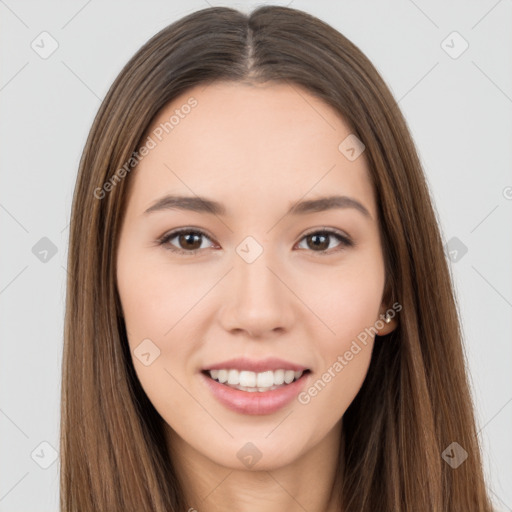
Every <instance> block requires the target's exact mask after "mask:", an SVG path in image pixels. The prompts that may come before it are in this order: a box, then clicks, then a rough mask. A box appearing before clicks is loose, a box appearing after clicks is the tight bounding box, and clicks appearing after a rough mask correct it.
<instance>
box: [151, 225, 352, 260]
mask: <svg viewBox="0 0 512 512" xmlns="http://www.w3.org/2000/svg"><path fill="white" fill-rule="evenodd" d="M183 233H187V234H194V235H200V236H203V237H205V238H208V239H209V240H211V238H210V237H209V236H208V235H207V234H206V233H205V232H204V231H201V230H200V229H191V228H183V229H177V230H176V231H171V232H170V233H166V234H165V235H163V236H162V237H160V238H159V239H158V240H157V242H158V245H161V246H165V247H164V248H165V249H166V250H168V251H172V252H174V253H177V254H183V255H185V256H197V255H198V254H199V251H200V250H201V249H194V250H191V251H186V250H185V249H180V248H179V247H176V246H173V245H170V244H169V243H168V242H169V241H170V240H172V239H173V238H176V237H177V236H179V235H181V234H183ZM319 234H322V235H327V236H333V237H335V238H337V239H338V240H339V241H340V242H341V243H340V246H338V249H336V250H334V251H332V252H339V251H341V250H343V249H344V248H349V247H354V246H355V243H354V242H353V241H352V240H351V239H350V238H349V237H347V236H346V235H343V234H341V233H339V232H338V231H335V230H332V229H321V230H316V231H310V232H309V233H306V234H305V235H304V236H303V237H302V238H301V239H300V240H299V243H300V242H301V241H302V240H303V239H304V238H306V237H308V236H311V235H319ZM301 250H304V249H301ZM306 250H307V249H306ZM327 251H328V250H322V251H311V252H313V253H316V254H315V256H329V255H330V254H332V252H327Z"/></svg>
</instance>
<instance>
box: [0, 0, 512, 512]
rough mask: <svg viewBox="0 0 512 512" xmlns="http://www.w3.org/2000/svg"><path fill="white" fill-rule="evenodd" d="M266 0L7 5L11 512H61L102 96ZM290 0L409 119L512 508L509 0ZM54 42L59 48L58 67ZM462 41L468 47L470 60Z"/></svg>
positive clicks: (482, 411) (2, 420) (489, 459)
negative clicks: (183, 29) (70, 331)
mask: <svg viewBox="0 0 512 512" xmlns="http://www.w3.org/2000/svg"><path fill="white" fill-rule="evenodd" d="M260 3H264V2H258V3H255V2H254V3H252V2H251V3H249V2H247V4H242V3H240V2H238V3H234V2H224V3H217V2H214V1H209V2H206V1H191V2H187V3H185V2H184V1H177V0H174V1H169V0H167V1H147V2H142V1H138V2H134V1H124V2H114V1H112V0H111V1H99V0H90V1H67V2H64V1H60V2H50V1H24V2H22V1H15V0H5V1H4V0H0V24H1V27H0V38H1V44H0V51H1V57H0V59H1V62H0V112H1V118H0V119H1V123H0V130H1V133H0V144H1V150H0V158H1V167H0V169H1V180H2V181H1V183H2V186H1V187H0V225H1V234H2V245H1V247H2V251H0V257H1V266H0V307H1V312H2V321H1V323H0V333H1V354H0V447H1V452H0V454H1V455H0V461H1V466H0V511H1V512H5V511H14V510H25V511H29V510H30V511H57V510H58V495H59V485H58V484H59V480H58V478H59V468H58V460H57V459H55V457H56V456H57V453H56V452H53V450H58V448H59V445H58V436H59V400H60V371H61V356H62V330H63V315H64V293H65V279H66V255H67V240H68V232H67V228H68V222H69V220H68V218H69V213H70V206H71V198H72V192H73V187H74V181H75V178H76V172H77V167H78V162H79V158H80V154H81V151H82V148H83V145H84V143H85V138H86V135H87V133H88V131H89V128H90V126H91V123H92V120H93V117H94V115H95V113H96V111H97V109H98V107H99V105H100V101H101V99H102V98H103V97H104V95H105V93H106V92H107V89H108V87H109V86H110V84H111V83H112V81H113V80H114V78H115V76H116V75H117V74H118V72H119V71H120V70H121V67H122V66H123V65H124V64H125V62H126V61H127V60H128V59H129V58H130V57H131V56H132V55H133V53H134V52H135V51H136V50H137V49H138V48H139V47H140V46H141V45H142V44H143V43H144V42H145V41H146V40H147V39H148V38H149V37H151V36H152V35H153V34H155V33H156V32H157V31H159V30H160V29H161V28H163V27H164V26H166V25H167V24H169V23H171V22H173V21H174V20H176V19H178V18H180V17H181V16H183V15H185V14H188V13H190V12H192V11H195V10H197V9H200V8H204V7H207V6H208V5H226V6H234V7H237V8H241V9H242V10H246V11H247V10H250V8H251V7H252V6H255V5H257V4H260ZM274 3H280V2H274ZM280 4H281V5H286V4H285V3H284V2H282V3H280ZM289 5H290V6H291V7H295V8H298V9H303V10H305V11H308V12H310V13H312V14H314V15H316V16H318V17H320V18H321V19H323V20H325V21H327V22H328V23H330V24H331V25H333V26H334V27H335V28H336V29H338V30H339V31H341V32H342V33H343V34H345V35H346V36H347V37H348V38H349V39H351V40H352V41H353V42H354V43H355V44H356V45H358V46H359V47H360V48H361V49H362V50H363V51H364V52H365V53H366V54H367V55H368V57H369V58H370V59H371V61H372V62H373V63H374V64H375V66H376V67H377V69H378V70H379V71H380V73H381V74H382V75H383V77H384V79H385V80H386V82H387V83H388V84H389V86H390V88H391V90H392V91H393V93H394V95H395V97H396V98H397V99H398V100H399V105H400V107H401V109H402V111H403V113H404V114H405V116H406V119H407V121H408V123H409V126H410V129H411V131H412V134H413V137H414V139H415V141H416V144H417V146H418V150H419V153H420V156H421V159H422V162H423V164H424V167H425V172H426V174H427V179H428V182H429V184H430V187H431V190H432V192H433V195H434V199H435V206H436V209H437V211H438V214H439V217H440V221H441V227H442V231H443V237H444V240H445V242H446V243H448V247H447V257H448V258H449V259H450V260H451V261H450V266H451V269H452V273H453V276H454V279H455V282H456V291H457V294H458V298H459V304H460V310H461V315H462V320H463V328H464V336H465V344H466V353H467V358H468V364H469V368H470V373H471V382H472V389H473V393H474V399H475V403H476V407H477V420H478V428H479V437H480V439H481V441H482V444H483V448H484V463H485V471H486V474H487V475H488V478H489V482H490V486H491V489H492V496H493V499H494V500H495V501H496V507H497V510H502V511H510V510H512V486H511V485H510V484H511V483H512V463H511V460H512V437H511V435H510V432H512V429H511V426H512V403H511V402H512V383H511V380H510V366H511V360H512V359H511V356H512V344H511V343H510V337H511V336H510V333H511V327H512V326H511V319H512V315H511V312H512V286H511V284H512V279H511V274H512V271H511V266H510V262H511V261H512V257H511V256H512V238H511V236H510V235H511V229H510V227H511V222H510V221H511V212H512V176H511V173H510V168H511V161H512V149H511V148H512V137H511V136H512V116H511V115H510V114H511V111H512V70H511V66H510V63H511V62H512V58H511V57H512V55H511V53H512V41H511V39H512V31H511V30H510V26H511V14H512V5H511V1H510V0H508V1H507V0H501V1H495V0H492V1H480V2H471V3H466V2H450V4H449V5H448V4H447V3H445V2H441V1H440V0H437V1H434V2H427V1H421V2H420V1H419V0H418V1H415V2H413V1H407V0H402V1H393V2H391V1H387V2H384V3H379V2H368V1H367V2H364V5H363V2H356V1H346V0H343V1H341V2H334V1H330V2H327V1H325V0H324V1H315V2H305V1H300V0H294V1H292V2H291V3H289ZM43 31H47V32H48V33H49V34H51V37H52V38H53V39H54V40H55V41H56V42H57V43H58V48H57V49H56V51H55V52H54V53H53V54H51V55H50V56H48V57H47V58H42V57H41V56H40V53H41V52H42V51H48V50H49V49H51V40H50V38H48V36H40V34H41V32H43ZM453 31H457V32H458V33H459V34H460V35H461V36H462V38H463V39H464V40H465V41H467V43H468V44H469V47H468V49H467V50H466V51H465V52H464V53H462V54H461V55H459V56H457V58H453V57H454V56H455V54H457V53H459V51H460V50H461V49H463V46H462V44H463V40H462V39H457V37H458V36H450V37H449V38H448V39H446V38H447V36H449V35H450V34H451V33H452V32H453ZM44 37H46V39H44V40H43V41H41V39H42V38H44ZM454 37H455V38H454ZM444 40H446V42H445V43H443V41H444ZM33 41H34V43H33ZM31 44H33V45H34V46H35V47H36V48H37V50H38V51H37V52H36V51H35V49H33V48H32V47H31ZM37 45H38V46H37ZM38 52H39V53H38ZM449 53H451V54H452V55H451V56H450V55H449ZM44 237H46V238H47V239H49V241H50V242H49V241H48V240H42V241H41V239H43V238H44ZM34 247H35V249H34ZM52 249H53V251H56V253H55V254H52ZM45 250H47V251H48V252H47V253H45V252H44V251H45ZM466 250H467V252H465V251H466ZM449 251H451V256H450V255H449ZM454 251H456V252H454ZM439 342H440V343H442V340H439ZM41 443H44V444H41ZM52 447H53V448H52ZM45 466H47V467H46V469H45ZM454 471H456V469H454Z"/></svg>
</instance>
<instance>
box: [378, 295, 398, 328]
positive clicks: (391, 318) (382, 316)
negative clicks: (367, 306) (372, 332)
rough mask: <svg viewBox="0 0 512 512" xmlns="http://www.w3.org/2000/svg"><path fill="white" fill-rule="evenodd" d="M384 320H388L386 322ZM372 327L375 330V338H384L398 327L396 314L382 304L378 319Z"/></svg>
mask: <svg viewBox="0 0 512 512" xmlns="http://www.w3.org/2000/svg"><path fill="white" fill-rule="evenodd" d="M386 319H387V320H388V321H387V322H386ZM374 325H375V327H376V328H377V336H385V335H386V334H389V333H390V332H393V331H394V330H395V329H396V328H397V327H398V321H397V312H396V311H395V310H394V309H393V308H391V307H386V305H385V304H384V303H382V305H381V310H380V313H379V318H378V319H377V320H376V322H375V324H374Z"/></svg>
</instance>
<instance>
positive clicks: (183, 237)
mask: <svg viewBox="0 0 512 512" xmlns="http://www.w3.org/2000/svg"><path fill="white" fill-rule="evenodd" d="M205 238H206V239H208V240H210V238H209V237H208V236H206V234H205V233H203V232H202V231H197V230H192V229H182V230H179V231H173V232H172V233H169V234H168V235H164V236H163V237H162V238H161V239H160V241H159V243H160V244H161V245H163V246H165V248H166V249H169V250H170V251H174V252H178V253H181V254H186V255H187V256H194V255H195V254H197V252H199V250H200V249H204V248H206V247H204V246H203V247H202V245H203V244H202V242H203V239H205ZM173 240H176V242H174V243H171V241H173Z"/></svg>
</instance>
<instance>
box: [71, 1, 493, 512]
mask: <svg viewBox="0 0 512 512" xmlns="http://www.w3.org/2000/svg"><path fill="white" fill-rule="evenodd" d="M68 269H69V271H70V277H69V280H68V289H67V293H68V294H67V308H66V327H65V347H64V361H63V388H62V426H61V457H62V460H61V462H62V466H61V510H63V511H71V510H77V511H78V510H79V511H87V510H91V511H92V510H95V511H99V510H102V511H103V510H105V511H107V510H108V511H116V510H119V511H121V510H123V511H128V510H130V511H132V510H133V511H142V510H144V511H161V512H163V511H170V510H173V511H178V510H199V511H201V512H202V511H216V510H226V509H228V508H229V509H233V510H244V511H251V510H266V511H273V510H277V509H279V510H308V511H311V512H313V511H329V512H331V511H335V510H336V511H340V510H343V511H351V512H352V511H359V512H363V511H375V510H378V511H382V512H386V511H407V512H409V511H413V510H414V511H416V510H418V511H419V510H421V511H422V512H423V511H425V512H429V511H432V512H434V511H438V512H441V511H459V510H461V511H462V510H465V511H467V510H472V511H477V510H478V511H490V510H491V505H490V501H489V498H488V496H487V492H486V489H485V483H484V478H483V474H482V468H481V460H480V452H479V446H478V440H477V437H476V430H475V424H474V413H473V405H472V402H471V396H470V393H469V388H468V382H467V376H466V373H465V367H464V357H463V351H462V346H461V332H460V328H459V321H458V316H457V310H456V303H455V299H454V294H453V290H452V285H451V281H450V275H449V271H448V268H447V263H446V260H445V256H444V251H443V244H442V240H441V236H440V233H439V229H438V226H437V219H436V217H435V214H434V211H433V208H432V203H431V199H430V196H429V191H428V187H427V185H426V182H425V178H424V175H423V171H422V169H421V165H420V162H419V160H418V157H417V153H416V150H415V147H414V144H413V142H412V140H411V136H410V134H409V132H408V129H407V126H406V123H405V121H404V119H403V117H402V115H401V113H400V111H399V109H398V107H397V105H396V103H395V101H394V100H393V98H392V95H391V93H390V92H389V90H388V88H387V87H386V85H385V84H384V82H383V80H382V79H381V77H380V76H379V74H378V73H377V71H376V70H375V68H374V67H373V65H372V64H371V63H370V62H369V61H368V59H367V58H366V57H365V56H364V55H363V54H362V52H361V51H360V50H359V49H358V48H357V47H356V46H354V45H353V44H352V43H351V42H350V41H348V40H347V39H346V38H345V37H344V36H342V35H341V34H339V33H338V32H337V31H335V30H334V29H333V28H331V27H330V26H328V25H327V24H325V23H323V22H321V21H320V20H318V19H316V18H314V17H312V16H310V15H308V14H306V13H303V12H301V11H298V10H294V9H290V8H284V7H272V6H265V7H260V8H258V9H257V10H255V11H254V12H253V13H251V14H250V15H248V16H246V15H244V14H242V13H240V12H238V11H236V10H233V9H228V8H210V9H205V10H202V11H199V12H196V13H193V14H191V15H189V16H186V17H185V18H183V19H181V20H179V21H177V22H176V23H174V24H172V25H170V26H169V27H167V28H165V29H164V30H162V31H161V32H160V33H158V34H157V35H155V36H154V37H153V38H152V39H151V40H150V41H148V42H147V43H146V44H145V45H144V46H143V47H142V48H141V49H140V50H139V51H138V52H137V53H136V55H135V56H134V57H133V58H132V59H131V60H130V61H129V62H128V64H127V65H126V66H125V68H124V69H123V70H122V71H121V73H120V74H119V76H118V77H117V79H116V80H115V82H114V84H113V85H112V87H111V89H110V91H109V92H108V94H107V96H106V98H105V99H104V101H103V103H102V105H101V107H100V110H99V112H98V115H97V117H96V119H95V121H94V124H93V127H92V129H91V132H90V135H89V138H88V140H87V143H86V147H85V150H84V153H83V156H82V160H81V163H80V169H79V175H78V180H77V184H76V189H75V196H74V201H73V210H72V221H71V231H70V246H69V265H68Z"/></svg>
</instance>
